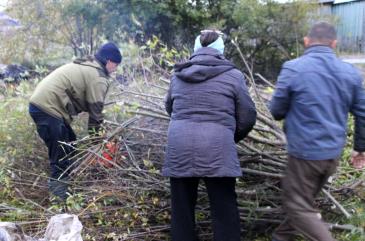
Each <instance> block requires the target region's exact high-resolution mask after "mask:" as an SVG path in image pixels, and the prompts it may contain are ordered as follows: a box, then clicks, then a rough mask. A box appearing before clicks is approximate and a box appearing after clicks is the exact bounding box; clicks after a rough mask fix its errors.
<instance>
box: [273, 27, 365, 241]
mask: <svg viewBox="0 0 365 241" xmlns="http://www.w3.org/2000/svg"><path fill="white" fill-rule="evenodd" d="M304 46H305V47H306V50H305V52H304V54H303V56H301V57H299V58H297V59H294V60H291V61H288V62H286V63H284V65H283V67H282V70H281V73H280V75H279V78H278V81H277V84H276V90H275V93H274V95H273V98H272V102H271V105H270V111H271V113H272V115H273V116H274V118H275V119H276V120H281V119H285V123H284V130H285V133H286V137H287V142H288V144H287V151H288V164H287V169H286V172H285V177H284V178H283V180H282V189H283V206H284V208H285V211H286V214H287V217H286V219H285V220H284V222H283V223H282V224H281V225H280V226H279V227H278V228H277V229H276V231H275V232H274V234H273V241H274V240H275V241H292V240H294V236H295V234H298V233H301V234H302V235H304V236H305V237H306V238H307V239H309V240H312V241H333V240H334V239H333V238H332V236H331V233H330V232H329V230H328V227H327V226H326V225H325V223H323V222H322V221H321V219H320V214H319V213H318V211H317V210H316V209H315V208H314V199H315V197H316V195H317V194H318V193H319V192H320V190H321V188H322V187H323V185H324V184H325V183H326V182H327V179H328V178H329V176H330V175H332V174H333V173H334V172H335V171H336V168H337V165H338V160H339V157H340V155H341V152H342V149H343V147H344V145H345V142H346V127H347V120H348V113H352V114H353V116H354V120H355V135H354V153H353V157H352V161H351V162H352V164H353V165H354V166H355V167H357V168H361V167H362V166H363V165H364V164H365V163H364V162H365V161H364V160H365V158H364V154H363V152H364V151H365V92H364V89H363V85H362V78H361V75H360V74H359V73H358V71H357V70H356V69H355V68H354V67H353V66H352V65H350V64H347V63H344V62H342V61H341V60H340V59H338V58H337V57H336V55H335V52H334V50H333V49H335V47H336V31H335V29H334V27H333V26H332V25H330V24H328V23H325V22H320V23H316V24H314V25H313V27H312V28H311V30H310V31H309V33H308V35H307V36H306V37H305V38H304Z"/></svg>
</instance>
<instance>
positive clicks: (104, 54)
mask: <svg viewBox="0 0 365 241" xmlns="http://www.w3.org/2000/svg"><path fill="white" fill-rule="evenodd" d="M95 58H96V59H97V60H99V61H100V62H101V63H102V64H104V65H106V62H107V61H108V60H110V61H112V62H114V63H116V64H120V62H122V54H121V53H120V51H119V49H118V47H117V46H116V45H115V44H114V43H112V42H109V43H106V44H104V45H102V46H101V47H100V48H99V49H98V51H97V52H96V54H95Z"/></svg>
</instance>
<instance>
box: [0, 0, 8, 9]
mask: <svg viewBox="0 0 365 241" xmlns="http://www.w3.org/2000/svg"><path fill="white" fill-rule="evenodd" d="M7 1H8V0H0V11H2V10H4V8H5V6H6V3H7Z"/></svg>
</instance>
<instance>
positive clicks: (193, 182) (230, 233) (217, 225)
mask: <svg viewBox="0 0 365 241" xmlns="http://www.w3.org/2000/svg"><path fill="white" fill-rule="evenodd" d="M200 179H203V180H204V182H205V186H206V188H207V191H208V197H209V202H210V210H211V216H212V220H213V234H214V240H215V241H239V240H240V218H239V213H238V208H237V201H236V199H237V195H236V191H235V185H236V179H235V178H233V177H204V178H199V177H189V178H170V185H171V209H172V210H171V235H172V240H173V241H196V240H198V237H197V234H196V232H195V205H196V200H197V194H198V184H199V180H200Z"/></svg>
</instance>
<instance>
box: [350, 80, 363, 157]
mask: <svg viewBox="0 0 365 241" xmlns="http://www.w3.org/2000/svg"><path fill="white" fill-rule="evenodd" d="M351 113H352V114H353V116H354V122H355V131H354V150H355V151H358V152H364V151H365V91H364V87H363V85H362V78H361V76H360V74H358V75H357V85H356V86H355V88H354V97H353V103H352V106H351Z"/></svg>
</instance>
